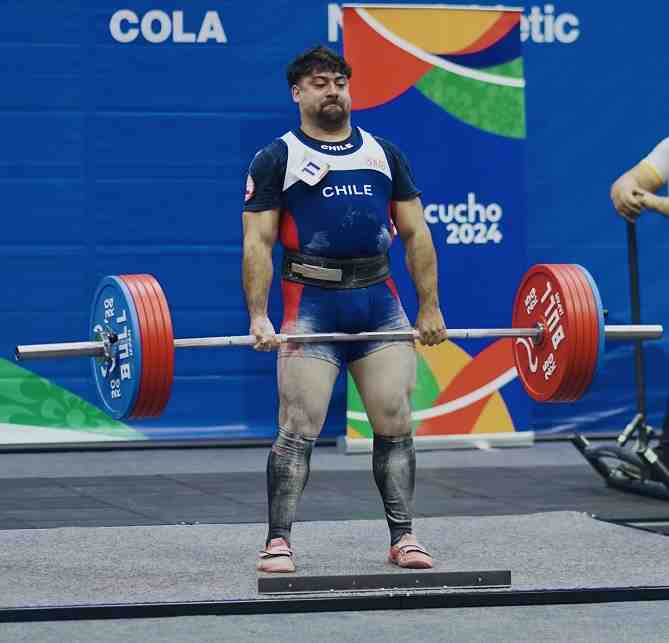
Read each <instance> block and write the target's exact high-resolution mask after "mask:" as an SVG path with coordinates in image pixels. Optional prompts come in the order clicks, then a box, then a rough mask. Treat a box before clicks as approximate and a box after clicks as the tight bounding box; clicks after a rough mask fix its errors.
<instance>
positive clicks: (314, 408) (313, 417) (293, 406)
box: [279, 392, 327, 437]
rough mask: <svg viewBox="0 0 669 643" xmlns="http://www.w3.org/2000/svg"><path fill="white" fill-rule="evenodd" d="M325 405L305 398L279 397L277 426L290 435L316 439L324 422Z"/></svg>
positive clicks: (287, 395) (286, 395)
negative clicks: (296, 434)
mask: <svg viewBox="0 0 669 643" xmlns="http://www.w3.org/2000/svg"><path fill="white" fill-rule="evenodd" d="M326 411H327V405H326V404H322V403H319V401H318V400H314V399H308V398H307V397H306V396H296V395H291V394H287V393H284V392H282V393H280V395H279V424H280V425H281V426H282V427H284V428H285V429H286V431H289V432H291V433H298V434H300V435H304V436H306V437H316V436H318V434H319V433H320V431H321V428H322V427H323V423H324V422H325V414H326Z"/></svg>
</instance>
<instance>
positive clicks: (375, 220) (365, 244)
mask: <svg viewBox="0 0 669 643" xmlns="http://www.w3.org/2000/svg"><path fill="white" fill-rule="evenodd" d="M350 77H351V67H350V66H349V65H348V64H347V62H346V61H345V60H344V59H343V58H342V57H340V56H338V55H337V54H336V53H335V52H333V51H331V50H329V49H327V48H325V47H322V46H319V47H315V48H313V49H310V50H308V51H306V52H304V53H303V54H301V55H300V56H298V57H297V58H296V59H295V60H294V61H293V62H292V63H290V65H289V66H288V69H287V80H288V86H289V87H290V91H291V95H292V99H293V102H295V103H296V104H297V106H298V109H299V114H300V126H299V127H298V128H296V129H294V130H292V131H290V132H287V133H286V134H284V135H283V136H281V137H280V138H277V139H275V140H274V141H272V142H271V143H270V144H269V145H267V146H266V147H264V148H263V149H261V150H260V151H259V152H258V153H257V154H256V155H255V157H254V158H253V160H252V162H251V165H250V168H249V172H248V176H247V181H246V196H245V203H244V208H243V209H244V212H243V224H244V258H243V283H244V292H245V295H246V302H247V306H248V312H249V317H250V333H251V334H253V335H255V336H256V338H257V340H258V341H257V343H256V345H255V348H256V349H257V350H261V351H266V350H272V349H276V348H279V354H278V360H277V376H278V377H277V379H278V390H279V430H278V434H277V437H276V439H275V441H274V443H273V445H272V448H271V450H270V453H269V457H268V461H267V493H268V504H269V529H268V533H267V539H266V542H265V548H264V549H263V551H261V552H260V558H259V560H258V564H257V568H258V569H259V570H260V571H263V572H292V571H294V570H295V564H294V560H293V552H292V549H291V543H290V534H291V526H292V523H293V521H294V519H295V512H296V508H297V504H298V501H299V498H300V496H301V495H302V492H303V490H304V488H305V485H306V483H307V480H308V477H309V461H310V458H311V452H312V449H313V445H314V442H315V441H316V439H317V437H318V435H319V433H320V431H321V428H322V426H323V422H324V421H325V416H326V412H327V409H328V405H329V403H330V397H331V394H332V388H333V385H334V382H335V379H336V377H337V374H338V372H339V369H340V368H341V366H342V365H344V364H348V367H349V369H350V372H351V374H352V376H353V378H354V380H355V383H356V385H357V387H358V389H359V391H360V395H361V396H362V399H363V401H364V404H365V408H366V410H367V415H368V417H369V419H370V422H371V425H372V427H373V430H374V447H373V459H372V461H373V473H374V479H375V481H376V485H377V487H378V489H379V491H380V494H381V498H382V500H383V505H384V509H385V515H386V519H387V522H388V527H389V529H390V551H389V560H390V561H391V562H392V563H395V564H396V565H399V566H401V567H409V568H421V569H425V568H430V567H432V558H431V556H430V554H429V553H428V552H427V551H426V550H425V548H424V547H422V546H421V545H420V544H419V543H418V541H417V539H416V537H415V536H414V534H413V530H412V505H413V497H414V487H415V468H416V456H415V450H414V444H413V437H412V431H411V408H410V394H411V391H412V389H413V387H414V385H415V372H416V355H415V349H414V346H413V343H411V342H355V343H346V342H340V343H329V344H309V343H308V344H300V345H298V344H291V343H286V344H281V345H280V344H279V342H278V341H277V338H276V334H275V329H274V326H273V325H272V322H271V321H270V319H269V318H268V316H267V299H268V292H269V288H270V284H271V281H272V276H273V275H272V273H273V267H272V257H271V252H272V246H273V245H274V243H275V241H276V240H277V238H278V239H279V240H280V242H281V244H282V245H283V252H284V254H283V266H282V274H281V288H282V294H283V307H284V317H283V323H282V325H281V332H282V333H319V332H346V333H357V332H362V331H389V330H397V329H409V328H411V325H410V323H409V320H408V319H407V316H406V313H405V311H404V309H403V307H402V304H401V302H400V300H399V297H398V294H397V290H396V288H395V285H394V283H393V280H392V278H391V276H390V266H389V260H388V255H387V253H388V249H389V247H390V244H391V243H392V240H393V237H394V236H395V235H396V234H399V236H400V238H401V239H402V241H403V243H404V247H405V251H406V262H407V266H408V269H409V272H410V274H411V277H412V279H413V283H414V285H415V288H416V292H417V295H418V301H419V310H418V316H417V319H416V329H417V331H418V333H419V338H420V341H421V342H422V343H423V344H427V345H434V344H439V343H441V342H443V341H444V340H445V339H446V337H447V331H446V325H445V323H444V319H443V316H442V313H441V311H440V309H439V300H438V291H437V267H436V255H435V251H434V246H433V244H432V238H431V235H430V232H429V229H428V227H427V225H426V223H425V221H424V218H423V207H422V205H421V201H420V198H419V195H420V191H419V190H418V188H417V187H416V185H415V184H414V181H413V177H412V174H411V170H410V167H409V164H408V162H407V160H406V158H405V157H404V155H403V154H402V152H400V150H399V149H398V148H397V147H396V146H395V145H393V144H392V143H390V142H388V141H386V140H384V139H382V138H379V137H377V136H373V135H372V134H369V133H368V132H366V131H364V130H362V129H361V128H359V127H352V126H351V96H350V93H349V79H350Z"/></svg>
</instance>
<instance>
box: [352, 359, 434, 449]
mask: <svg viewBox="0 0 669 643" xmlns="http://www.w3.org/2000/svg"><path fill="white" fill-rule="evenodd" d="M416 357H417V358H418V359H417V365H416V388H415V389H414V391H413V393H412V395H411V408H412V409H414V410H421V409H426V408H430V407H431V406H432V404H433V403H434V401H435V400H436V399H437V397H438V395H439V393H440V391H439V384H438V383H437V380H436V379H435V377H434V375H433V374H432V371H431V370H430V368H429V367H428V365H427V362H426V361H425V359H424V358H423V356H422V355H421V354H420V353H417V354H416ZM346 402H347V404H346V407H347V410H348V411H357V412H358V413H365V405H364V404H363V403H362V398H361V397H360V392H359V391H358V387H357V386H356V385H355V381H354V380H353V377H351V373H349V374H348V382H347V387H346ZM347 422H348V426H350V427H351V428H352V429H354V430H355V431H357V432H358V433H359V434H360V435H361V436H363V437H365V438H371V437H373V435H374V432H373V431H372V425H371V424H370V423H369V422H367V421H365V420H352V419H350V418H348V419H347ZM420 423H421V420H416V421H414V422H412V423H411V424H412V427H413V431H414V433H415V432H416V427H417V426H418V425H419V424H420Z"/></svg>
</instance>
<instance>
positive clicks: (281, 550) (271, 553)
mask: <svg viewBox="0 0 669 643" xmlns="http://www.w3.org/2000/svg"><path fill="white" fill-rule="evenodd" d="M278 556H288V558H292V557H293V552H292V551H291V550H290V548H289V547H286V546H284V545H280V546H278V547H269V548H267V549H263V550H262V551H261V552H260V557H261V558H277V557H278Z"/></svg>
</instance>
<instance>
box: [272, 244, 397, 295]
mask: <svg viewBox="0 0 669 643" xmlns="http://www.w3.org/2000/svg"><path fill="white" fill-rule="evenodd" d="M389 275H390V261H389V260H388V255H385V254H384V255H376V256H374V257H358V258H355V259H330V258H328V257H313V256H311V255H303V254H301V253H299V252H289V251H286V252H284V255H283V269H282V276H283V278H284V279H287V280H288V281H296V282H298V283H300V284H308V285H310V286H319V287H321V288H340V289H343V288H365V287H366V286H372V285H373V284H377V283H379V282H380V281H383V280H384V279H386V278H387V277H388V276H389Z"/></svg>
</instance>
